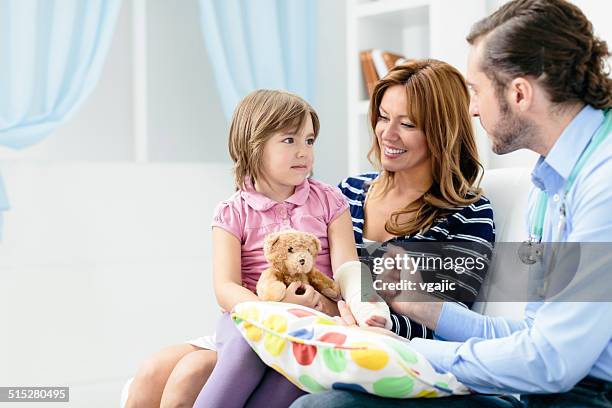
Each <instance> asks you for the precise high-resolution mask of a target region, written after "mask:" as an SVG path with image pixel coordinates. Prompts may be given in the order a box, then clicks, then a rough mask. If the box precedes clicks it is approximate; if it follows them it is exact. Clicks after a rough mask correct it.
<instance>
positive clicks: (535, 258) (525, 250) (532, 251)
mask: <svg viewBox="0 0 612 408" xmlns="http://www.w3.org/2000/svg"><path fill="white" fill-rule="evenodd" d="M543 253H544V251H543V245H542V243H540V242H535V241H532V240H528V241H524V242H523V243H522V244H521V246H520V247H519V249H518V257H519V259H520V260H521V262H523V263H524V264H525V265H533V264H535V263H536V262H539V261H541V260H542V256H543Z"/></svg>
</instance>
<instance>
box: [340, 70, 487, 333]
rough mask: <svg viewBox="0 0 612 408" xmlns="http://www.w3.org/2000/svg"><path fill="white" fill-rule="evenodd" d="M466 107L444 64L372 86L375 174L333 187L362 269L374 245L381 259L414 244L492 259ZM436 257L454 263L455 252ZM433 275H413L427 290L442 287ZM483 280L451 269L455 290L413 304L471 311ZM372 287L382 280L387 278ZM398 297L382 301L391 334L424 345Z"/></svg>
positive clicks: (479, 274) (461, 85)
mask: <svg viewBox="0 0 612 408" xmlns="http://www.w3.org/2000/svg"><path fill="white" fill-rule="evenodd" d="M468 106H469V93H468V89H467V85H466V83H465V80H464V78H463V76H462V75H461V74H460V73H459V71H457V70H456V69H455V68H454V67H452V66H451V65H449V64H447V63H444V62H441V61H436V60H417V61H411V62H409V63H406V64H403V65H400V66H397V67H395V68H394V69H392V70H391V71H390V72H389V73H388V74H387V76H386V77H385V78H383V79H382V80H381V81H380V82H378V84H377V85H376V87H375V89H374V91H373V93H372V99H371V103H370V125H371V129H372V131H373V138H372V147H371V149H370V152H369V159H370V161H371V162H372V164H373V165H374V166H376V167H377V169H378V170H379V171H378V172H372V173H365V174H359V175H356V176H353V177H348V178H347V179H345V180H343V181H342V182H341V183H340V189H341V191H342V192H343V193H344V195H345V196H346V198H347V200H348V202H349V207H350V212H351V217H352V220H353V232H354V235H355V241H356V243H357V248H358V251H359V256H360V258H361V259H362V260H363V261H365V262H368V263H369V262H370V261H371V259H372V255H375V254H370V252H371V249H372V248H373V247H375V246H376V245H372V244H371V242H372V241H374V242H379V243H382V245H381V247H380V250H378V251H377V252H376V254H379V255H380V254H381V253H383V252H386V251H392V250H393V249H392V248H393V247H397V246H399V245H402V246H403V247H404V248H405V247H406V245H410V243H413V242H419V241H425V242H427V241H438V242H453V243H456V242H462V241H463V242H470V243H471V244H470V245H474V246H475V247H476V248H475V249H476V250H478V251H479V252H480V253H483V254H487V253H489V251H490V249H491V244H490V243H492V242H493V241H494V238H495V233H494V224H493V211H492V208H491V204H490V203H489V200H488V199H487V198H485V197H483V196H482V192H481V190H480V188H479V186H478V184H479V181H480V180H479V171H480V169H481V165H480V163H479V161H478V153H477V150H476V143H475V140H474V131H473V129H472V123H471V120H470V116H469V111H468ZM454 246H455V247H460V246H461V245H458V246H457V245H454ZM441 247H445V246H444V245H441ZM448 247H451V246H450V245H449V246H448ZM441 255H442V256H443V257H444V256H447V255H450V256H451V258H453V257H456V256H461V254H460V253H454V252H453V251H450V252H448V253H444V254H441ZM420 269H426V268H420ZM433 270H434V272H433V273H432V272H430V271H428V273H427V275H425V272H424V271H423V272H421V271H419V274H421V275H423V276H422V278H423V279H422V280H423V281H424V282H425V283H427V282H431V283H434V284H435V283H441V282H443V281H444V279H447V278H448V276H447V274H445V273H442V272H440V271H439V270H436V268H433ZM486 272H487V268H482V269H480V270H478V271H476V270H473V271H470V273H459V272H458V271H457V270H455V273H454V274H452V276H451V279H450V282H449V283H454V284H455V285H456V286H455V287H456V290H454V291H446V290H445V291H434V292H432V293H430V294H425V295H423V296H424V297H423V298H422V299H417V300H424V301H434V302H438V301H440V300H446V301H454V302H459V303H460V304H462V305H463V306H465V307H468V308H471V306H472V305H473V302H474V300H475V298H476V296H477V294H478V291H479V290H480V285H481V284H482V282H483V280H484V277H485V274H486ZM378 278H382V279H383V280H384V279H389V277H387V276H386V275H385V274H383V275H381V276H380V277H377V279H378ZM392 279H393V280H394V281H397V279H396V277H393V278H392ZM400 292H401V291H381V292H380V294H381V295H383V296H387V301H388V303H389V305H390V306H391V310H392V321H393V328H392V329H393V331H394V332H395V333H396V334H398V335H400V336H403V337H407V338H414V337H431V336H432V327H431V324H430V322H426V321H420V320H412V319H411V317H412V315H413V310H411V307H412V306H411V305H412V303H410V302H407V301H406V300H407V299H405V298H402V300H401V301H400V300H398V299H399V298H395V297H393V296H394V295H397V294H398V293H400ZM405 293H406V291H404V295H405Z"/></svg>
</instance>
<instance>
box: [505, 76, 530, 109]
mask: <svg viewBox="0 0 612 408" xmlns="http://www.w3.org/2000/svg"><path fill="white" fill-rule="evenodd" d="M533 87H534V84H533V83H532V81H531V80H529V79H528V78H525V77H518V78H514V79H513V80H512V81H511V82H510V86H509V92H510V103H511V104H512V105H514V111H515V112H526V111H528V110H529V108H531V105H532V104H533V96H534V88H533Z"/></svg>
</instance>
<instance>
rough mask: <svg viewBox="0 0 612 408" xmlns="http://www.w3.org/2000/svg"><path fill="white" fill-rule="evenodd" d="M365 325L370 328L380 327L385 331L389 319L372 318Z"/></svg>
mask: <svg viewBox="0 0 612 408" xmlns="http://www.w3.org/2000/svg"><path fill="white" fill-rule="evenodd" d="M365 323H366V324H367V325H368V326H370V327H380V328H382V329H384V328H385V324H386V323H387V319H385V318H384V317H382V316H372V317H370V318H369V319H368V320H366V321H365ZM385 330H386V329H385Z"/></svg>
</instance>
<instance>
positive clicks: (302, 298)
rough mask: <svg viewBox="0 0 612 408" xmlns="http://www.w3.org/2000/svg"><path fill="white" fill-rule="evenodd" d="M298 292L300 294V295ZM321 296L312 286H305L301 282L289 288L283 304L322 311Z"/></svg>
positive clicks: (291, 284)
mask: <svg viewBox="0 0 612 408" xmlns="http://www.w3.org/2000/svg"><path fill="white" fill-rule="evenodd" d="M298 292H300V293H299V294H298ZM302 292H303V293H302ZM321 296H322V295H321V294H320V293H319V292H317V291H316V290H315V289H314V288H313V287H312V286H310V285H305V284H303V283H300V282H291V283H290V284H289V286H287V291H286V292H285V297H284V298H283V300H282V302H285V303H294V304H297V305H302V306H306V307H309V308H311V309H316V310H319V311H320V310H321V309H322V304H321Z"/></svg>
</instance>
